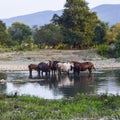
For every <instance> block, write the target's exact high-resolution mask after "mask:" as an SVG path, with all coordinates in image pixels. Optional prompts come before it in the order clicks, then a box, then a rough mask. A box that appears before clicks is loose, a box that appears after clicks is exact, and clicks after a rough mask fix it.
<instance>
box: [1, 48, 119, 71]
mask: <svg viewBox="0 0 120 120" xmlns="http://www.w3.org/2000/svg"><path fill="white" fill-rule="evenodd" d="M48 60H59V61H63V62H66V61H73V60H74V61H79V62H84V61H91V62H93V63H94V65H95V67H96V68H97V69H116V68H120V60H119V59H114V58H112V59H106V58H103V57H101V56H99V55H98V54H97V53H96V51H95V50H51V49H47V50H39V51H29V52H5V53H0V71H6V70H28V65H29V64H31V63H33V64H38V63H39V62H44V61H48Z"/></svg>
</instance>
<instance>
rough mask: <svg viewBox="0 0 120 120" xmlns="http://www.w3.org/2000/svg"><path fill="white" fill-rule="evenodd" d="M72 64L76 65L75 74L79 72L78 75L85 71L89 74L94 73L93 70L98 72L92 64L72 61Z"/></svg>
mask: <svg viewBox="0 0 120 120" xmlns="http://www.w3.org/2000/svg"><path fill="white" fill-rule="evenodd" d="M72 63H73V64H74V67H73V68H74V74H75V72H77V73H78V74H79V73H80V71H85V70H88V71H89V74H91V73H92V69H94V70H96V68H95V67H94V64H93V63H92V62H77V61H72Z"/></svg>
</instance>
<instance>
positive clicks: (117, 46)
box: [115, 34, 120, 57]
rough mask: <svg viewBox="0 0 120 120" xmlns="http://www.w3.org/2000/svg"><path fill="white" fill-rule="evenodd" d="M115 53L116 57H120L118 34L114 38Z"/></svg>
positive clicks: (119, 37) (119, 38)
mask: <svg viewBox="0 0 120 120" xmlns="http://www.w3.org/2000/svg"><path fill="white" fill-rule="evenodd" d="M115 51H116V57H120V34H119V35H118V36H117V37H116V41H115Z"/></svg>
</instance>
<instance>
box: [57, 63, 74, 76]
mask: <svg viewBox="0 0 120 120" xmlns="http://www.w3.org/2000/svg"><path fill="white" fill-rule="evenodd" d="M72 67H73V64H72V63H69V62H67V63H65V62H64V63H62V62H59V63H57V71H58V74H61V72H65V73H67V74H68V75H69V71H70V70H72Z"/></svg>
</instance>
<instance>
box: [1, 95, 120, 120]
mask: <svg viewBox="0 0 120 120" xmlns="http://www.w3.org/2000/svg"><path fill="white" fill-rule="evenodd" d="M104 117H107V118H108V119H109V118H113V119H114V118H118V119H119V118H120V96H118V95H116V96H114V95H111V96H108V95H106V94H105V95H95V96H90V95H84V94H79V95H77V96H76V97H74V98H68V99H65V98H64V99H60V100H46V99H40V98H37V97H30V96H11V97H10V96H9V97H8V96H7V95H6V96H5V95H3V97H2V95H1V97H0V119H1V120H41V119H45V120H47V119H48V120H50V119H62V120H68V119H76V118H77V119H78V118H90V119H93V118H94V119H99V118H104Z"/></svg>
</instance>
